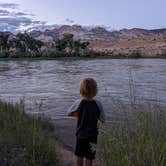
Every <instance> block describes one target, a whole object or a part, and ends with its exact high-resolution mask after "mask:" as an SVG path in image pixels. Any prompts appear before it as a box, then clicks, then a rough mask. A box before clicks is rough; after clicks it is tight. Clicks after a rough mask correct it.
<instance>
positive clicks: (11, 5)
mask: <svg viewBox="0 0 166 166" xmlns="http://www.w3.org/2000/svg"><path fill="white" fill-rule="evenodd" d="M0 7H1V8H7V9H18V8H19V5H18V4H16V3H0Z"/></svg>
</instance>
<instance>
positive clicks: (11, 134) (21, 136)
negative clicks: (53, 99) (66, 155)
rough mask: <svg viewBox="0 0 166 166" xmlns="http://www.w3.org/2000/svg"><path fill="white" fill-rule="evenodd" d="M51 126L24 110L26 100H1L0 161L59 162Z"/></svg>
mask: <svg viewBox="0 0 166 166" xmlns="http://www.w3.org/2000/svg"><path fill="white" fill-rule="evenodd" d="M52 133H53V128H52V126H51V125H50V124H49V123H48V122H47V121H46V120H43V119H42V118H34V117H33V116H29V115H27V114H26V113H25V112H24V103H23V102H22V101H20V103H17V104H14V105H13V104H9V103H4V102H1V101H0V165H1V166H56V165H59V162H58V157H57V151H56V142H55V138H54V136H53V134H52Z"/></svg>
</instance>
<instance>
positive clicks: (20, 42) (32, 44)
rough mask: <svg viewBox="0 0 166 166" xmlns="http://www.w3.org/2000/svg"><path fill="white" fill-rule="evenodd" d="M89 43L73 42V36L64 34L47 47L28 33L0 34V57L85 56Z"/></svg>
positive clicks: (87, 52)
mask: <svg viewBox="0 0 166 166" xmlns="http://www.w3.org/2000/svg"><path fill="white" fill-rule="evenodd" d="M88 45H89V42H87V41H81V40H74V35H73V34H64V35H63V37H62V38H61V39H58V40H56V41H53V42H52V43H51V45H49V46H48V45H47V44H46V43H43V42H42V41H40V40H36V39H35V38H33V37H31V36H30V35H29V34H28V33H26V32H25V33H18V34H17V35H16V36H12V37H11V35H10V34H7V33H0V57H1V58H7V57H18V58H19V57H58V56H87V55H88V54H89V51H90V50H89V49H88Z"/></svg>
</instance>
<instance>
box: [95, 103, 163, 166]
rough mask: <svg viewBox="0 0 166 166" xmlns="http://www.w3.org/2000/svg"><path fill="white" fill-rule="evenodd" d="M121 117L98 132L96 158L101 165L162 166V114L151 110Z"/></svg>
mask: <svg viewBox="0 0 166 166" xmlns="http://www.w3.org/2000/svg"><path fill="white" fill-rule="evenodd" d="M122 114H123V116H119V117H117V118H113V119H112V120H110V121H108V122H107V124H106V125H104V126H102V128H101V131H100V133H101V134H100V136H99V147H98V154H97V155H98V158H99V159H100V162H101V165H102V166H165V165H166V112H165V110H162V109H161V107H160V106H154V107H151V108H150V109H149V111H147V110H146V111H145V110H142V109H141V110H140V109H138V108H137V109H135V108H134V109H133V110H132V111H131V112H127V113H126V112H124V111H123V112H122Z"/></svg>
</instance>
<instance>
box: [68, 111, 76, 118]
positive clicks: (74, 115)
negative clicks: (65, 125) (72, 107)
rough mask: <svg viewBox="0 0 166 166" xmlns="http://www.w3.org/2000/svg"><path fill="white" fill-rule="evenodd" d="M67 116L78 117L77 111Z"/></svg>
mask: <svg viewBox="0 0 166 166" xmlns="http://www.w3.org/2000/svg"><path fill="white" fill-rule="evenodd" d="M69 116H72V117H74V118H78V112H72V113H71V114H70V115H69Z"/></svg>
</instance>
